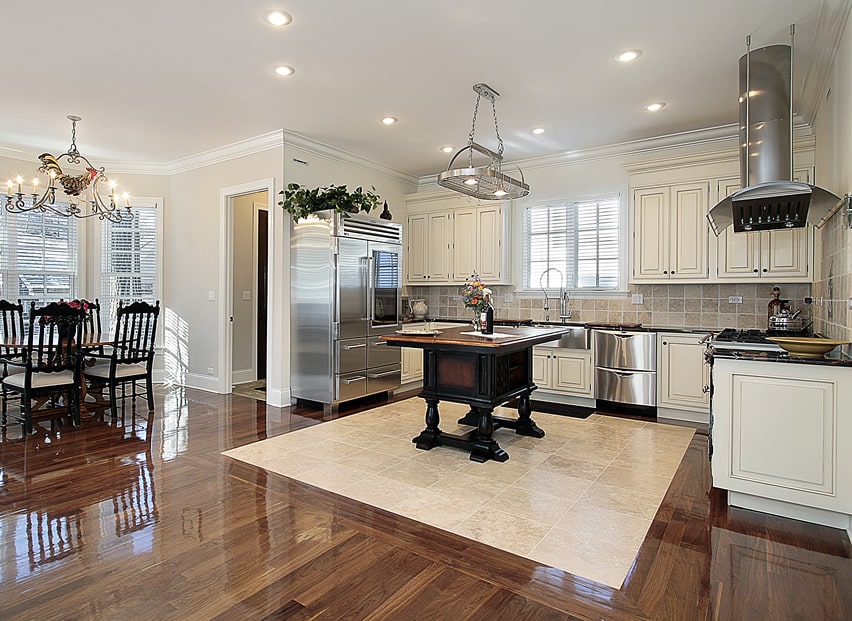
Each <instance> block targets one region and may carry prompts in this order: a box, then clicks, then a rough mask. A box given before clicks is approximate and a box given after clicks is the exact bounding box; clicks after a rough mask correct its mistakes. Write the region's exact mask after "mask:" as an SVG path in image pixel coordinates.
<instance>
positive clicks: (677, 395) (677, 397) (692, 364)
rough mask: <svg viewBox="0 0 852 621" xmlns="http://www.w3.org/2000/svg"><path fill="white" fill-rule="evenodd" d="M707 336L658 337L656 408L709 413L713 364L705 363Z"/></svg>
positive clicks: (665, 333)
mask: <svg viewBox="0 0 852 621" xmlns="http://www.w3.org/2000/svg"><path fill="white" fill-rule="evenodd" d="M705 336H706V334H684V333H670V332H661V333H660V334H659V335H657V391H658V394H657V406H658V407H662V408H671V409H675V410H687V411H690V412H700V413H702V414H709V413H710V364H709V363H708V362H706V361H705V360H704V350H705V349H706V347H705V344H704V343H703V342H702V339H704V337H705Z"/></svg>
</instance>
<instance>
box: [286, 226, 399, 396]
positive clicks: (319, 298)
mask: <svg viewBox="0 0 852 621" xmlns="http://www.w3.org/2000/svg"><path fill="white" fill-rule="evenodd" d="M401 294H402V226H401V225H400V224H397V223H394V222H387V221H386V220H379V219H375V218H369V217H364V216H350V217H348V218H345V217H343V216H342V215H341V214H336V213H334V212H333V211H322V212H317V213H316V214H314V215H313V216H311V217H309V218H305V219H302V220H299V221H298V222H294V223H293V224H292V227H291V233H290V304H291V311H290V312H291V317H290V390H291V395H292V397H293V398H295V399H297V400H304V401H312V402H316V403H322V404H323V405H324V408H325V409H326V411H333V410H335V409H336V408H337V406H338V404H339V403H340V402H343V401H349V400H351V399H357V398H359V397H364V396H366V395H371V394H374V393H378V392H385V391H392V390H394V389H395V388H397V387H398V386H399V385H400V378H401V358H400V350H399V348H398V347H390V346H388V345H387V343H385V342H384V341H381V340H379V338H378V337H379V336H380V335H382V334H389V333H392V332H394V331H396V330H399V329H401V327H402V303H401Z"/></svg>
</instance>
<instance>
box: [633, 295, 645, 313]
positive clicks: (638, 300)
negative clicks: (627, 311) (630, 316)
mask: <svg viewBox="0 0 852 621" xmlns="http://www.w3.org/2000/svg"><path fill="white" fill-rule="evenodd" d="M630 303H631V304H644V303H645V296H644V295H643V294H641V293H634V294H633V295H631V296H630ZM631 312H632V311H631Z"/></svg>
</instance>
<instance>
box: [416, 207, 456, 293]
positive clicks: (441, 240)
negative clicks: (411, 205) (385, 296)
mask: <svg viewBox="0 0 852 621" xmlns="http://www.w3.org/2000/svg"><path fill="white" fill-rule="evenodd" d="M452 226H453V217H452V212H449V211H436V212H429V213H421V214H411V215H409V216H408V230H407V231H406V235H407V240H408V241H407V245H406V249H405V260H404V264H405V266H406V267H405V280H406V282H407V283H409V284H412V285H415V284H417V285H422V284H432V283H434V284H444V283H448V282H450V274H451V272H452V260H451V256H452V255H451V248H452V243H453V229H452Z"/></svg>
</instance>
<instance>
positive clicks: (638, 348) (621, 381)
mask: <svg viewBox="0 0 852 621" xmlns="http://www.w3.org/2000/svg"><path fill="white" fill-rule="evenodd" d="M593 334H594V343H595V398H596V399H599V400H602V401H611V402H614V403H623V404H627V405H638V406H646V407H656V405H657V333H656V332H631V331H628V330H594V332H593Z"/></svg>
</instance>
